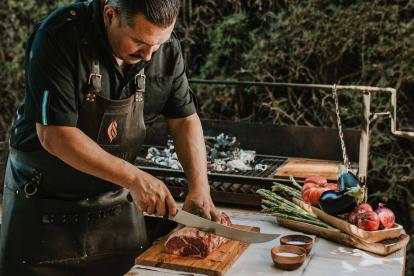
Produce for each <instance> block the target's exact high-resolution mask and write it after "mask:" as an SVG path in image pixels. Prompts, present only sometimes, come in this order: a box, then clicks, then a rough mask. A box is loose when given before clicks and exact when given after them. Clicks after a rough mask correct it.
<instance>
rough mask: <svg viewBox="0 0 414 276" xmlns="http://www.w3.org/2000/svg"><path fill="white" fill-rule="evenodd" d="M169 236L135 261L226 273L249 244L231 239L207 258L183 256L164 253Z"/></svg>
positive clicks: (199, 271) (150, 264) (185, 269)
mask: <svg viewBox="0 0 414 276" xmlns="http://www.w3.org/2000/svg"><path fill="white" fill-rule="evenodd" d="M232 226H233V227H235V228H239V229H243V230H249V231H257V232H259V230H260V228H258V227H253V226H246V225H236V224H233V225H232ZM166 238H167V237H165V238H163V239H161V240H159V241H157V242H156V243H154V244H153V245H152V246H151V247H150V248H148V249H147V250H146V251H145V252H143V253H142V254H140V255H139V256H138V257H137V258H136V260H135V262H136V264H139V265H146V266H154V267H162V268H167V269H173V270H179V271H186V272H194V273H200V274H207V275H218V276H221V275H224V273H225V272H226V271H227V270H228V269H229V268H230V266H231V265H232V264H233V263H234V262H235V261H236V260H237V259H238V258H239V257H240V255H241V254H242V253H243V252H244V250H245V249H246V248H247V246H248V245H249V244H247V243H243V242H240V241H234V240H230V241H229V242H228V243H226V244H224V245H222V246H220V247H219V248H217V249H216V250H215V251H213V252H212V253H211V254H210V255H208V256H207V257H206V258H203V259H201V258H193V257H182V256H176V255H172V254H167V253H164V243H165V240H166Z"/></svg>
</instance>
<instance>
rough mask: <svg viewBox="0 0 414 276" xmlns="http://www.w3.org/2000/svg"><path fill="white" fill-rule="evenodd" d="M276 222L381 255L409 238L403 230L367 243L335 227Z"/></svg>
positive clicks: (406, 241) (285, 221)
mask: <svg viewBox="0 0 414 276" xmlns="http://www.w3.org/2000/svg"><path fill="white" fill-rule="evenodd" d="M277 222H278V224H279V225H281V226H283V227H286V228H289V229H292V230H296V231H301V232H304V233H309V234H314V235H316V236H318V237H321V238H325V239H327V240H331V241H334V242H338V243H340V244H344V245H347V246H350V247H355V248H359V249H362V250H364V251H368V252H371V253H375V254H378V255H381V256H387V255H389V254H391V253H393V252H395V251H397V250H400V249H401V248H405V247H406V246H407V244H408V241H409V239H410V237H409V236H408V235H407V234H405V232H403V234H402V235H400V236H399V237H398V238H396V239H390V240H384V241H382V242H378V243H369V242H365V241H363V240H360V239H358V238H355V237H353V236H351V235H349V234H347V233H344V232H341V231H340V230H337V229H327V228H323V227H319V226H316V225H312V224H308V223H304V222H299V221H294V220H289V219H285V218H280V217H277Z"/></svg>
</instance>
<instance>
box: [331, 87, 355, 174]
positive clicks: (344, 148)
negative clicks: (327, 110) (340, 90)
mask: <svg viewBox="0 0 414 276" xmlns="http://www.w3.org/2000/svg"><path fill="white" fill-rule="evenodd" d="M332 96H333V98H334V100H335V111H336V121H337V123H338V131H339V139H340V140H341V149H342V158H343V159H344V165H345V167H346V168H347V169H348V170H349V169H350V168H351V163H350V162H349V159H348V155H347V154H346V147H345V141H344V133H343V131H342V124H341V116H340V115H339V104H338V94H337V93H336V84H334V85H333V87H332Z"/></svg>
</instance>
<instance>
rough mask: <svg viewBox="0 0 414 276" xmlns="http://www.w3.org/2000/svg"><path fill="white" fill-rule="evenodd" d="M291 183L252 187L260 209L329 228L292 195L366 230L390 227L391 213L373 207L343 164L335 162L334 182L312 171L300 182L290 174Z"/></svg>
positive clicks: (392, 216) (391, 222)
mask: <svg viewBox="0 0 414 276" xmlns="http://www.w3.org/2000/svg"><path fill="white" fill-rule="evenodd" d="M290 180H291V181H292V187H291V186H287V185H284V184H280V183H274V185H273V186H272V190H271V191H269V190H266V189H259V190H257V191H256V193H257V194H259V195H260V196H261V198H262V201H261V206H262V208H263V210H262V212H264V213H269V214H272V215H275V216H277V217H282V218H287V219H291V220H296V221H300V222H305V223H309V224H313V225H317V226H321V227H325V228H332V227H331V226H330V225H328V224H327V223H325V222H323V221H321V220H320V219H319V218H317V217H316V216H315V215H314V214H310V213H308V212H307V211H305V210H304V209H302V208H301V207H299V206H297V205H296V204H294V203H293V202H291V201H292V198H296V199H299V200H303V201H304V202H306V203H308V204H310V205H313V206H315V207H319V208H320V209H322V210H323V211H324V212H326V213H328V214H331V215H341V216H343V217H345V218H346V219H347V221H348V222H349V223H351V224H354V225H356V226H357V227H359V228H361V229H363V230H366V231H375V230H378V229H387V228H392V227H393V226H394V224H395V215H394V213H393V212H392V211H391V210H390V209H388V208H386V207H384V205H383V204H379V207H378V208H377V209H376V210H373V208H372V206H371V205H369V204H368V203H362V202H363V201H364V200H366V192H367V191H366V188H365V187H363V186H361V185H360V182H359V180H358V178H357V177H356V176H355V175H354V174H353V173H352V172H350V171H348V170H347V169H346V168H345V167H344V166H339V174H338V184H335V183H328V181H327V179H326V178H324V177H322V176H318V175H314V176H310V177H308V178H306V179H305V182H304V184H303V186H301V185H300V184H299V183H297V182H296V181H295V179H294V178H293V177H290Z"/></svg>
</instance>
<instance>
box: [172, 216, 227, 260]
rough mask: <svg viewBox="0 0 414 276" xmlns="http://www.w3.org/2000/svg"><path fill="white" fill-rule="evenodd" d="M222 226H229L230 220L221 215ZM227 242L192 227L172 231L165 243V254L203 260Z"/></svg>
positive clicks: (224, 239)
mask: <svg viewBox="0 0 414 276" xmlns="http://www.w3.org/2000/svg"><path fill="white" fill-rule="evenodd" d="M221 223H222V224H224V225H227V226H229V225H231V221H230V218H229V217H228V216H227V215H226V214H225V213H222V222H221ZM228 241H229V240H228V239H226V238H223V237H219V236H216V235H214V234H211V233H206V232H203V231H200V230H198V229H196V228H192V227H184V228H181V229H179V230H177V231H174V232H173V233H172V234H171V235H170V236H169V237H168V239H167V241H166V242H165V252H166V253H169V254H174V255H179V256H191V257H199V258H205V257H207V255H208V254H210V253H211V252H213V250H215V249H217V248H219V247H220V246H221V245H223V244H225V243H227V242H228Z"/></svg>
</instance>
